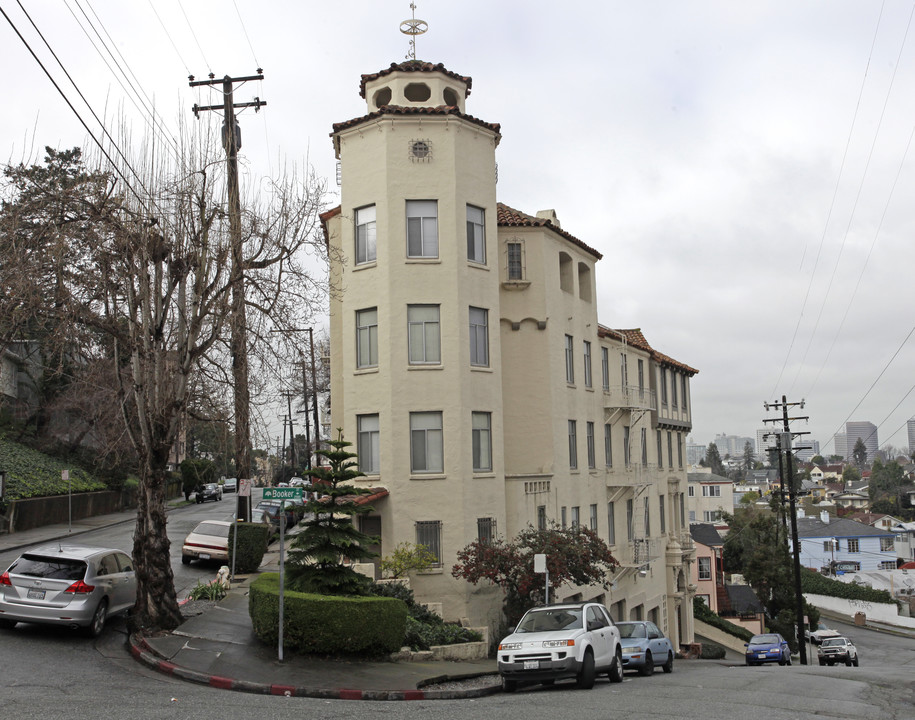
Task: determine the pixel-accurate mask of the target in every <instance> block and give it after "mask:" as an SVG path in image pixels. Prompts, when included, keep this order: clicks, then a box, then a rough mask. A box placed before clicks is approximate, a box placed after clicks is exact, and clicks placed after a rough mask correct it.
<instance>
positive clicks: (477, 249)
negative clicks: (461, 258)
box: [467, 205, 486, 265]
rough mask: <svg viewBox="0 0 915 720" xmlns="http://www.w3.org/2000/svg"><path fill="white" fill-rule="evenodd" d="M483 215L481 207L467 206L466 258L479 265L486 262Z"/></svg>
mask: <svg viewBox="0 0 915 720" xmlns="http://www.w3.org/2000/svg"><path fill="white" fill-rule="evenodd" d="M483 217H484V214H483V208H478V207H474V206H473V205H468V206H467V259H468V260H470V261H471V262H475V263H480V264H481V265H483V264H486V234H485V232H484V225H483Z"/></svg>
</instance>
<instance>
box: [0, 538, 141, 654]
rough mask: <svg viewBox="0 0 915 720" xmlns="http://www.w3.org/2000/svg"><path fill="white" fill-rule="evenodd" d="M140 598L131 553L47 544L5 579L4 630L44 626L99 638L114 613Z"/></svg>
mask: <svg viewBox="0 0 915 720" xmlns="http://www.w3.org/2000/svg"><path fill="white" fill-rule="evenodd" d="M136 600H137V579H136V575H135V574H134V569H133V561H132V560H131V559H130V556H129V555H127V553H124V552H121V551H120V550H113V549H110V548H98V547H89V546H86V545H73V544H58V543H54V544H53V545H44V546H42V547H37V548H34V549H32V550H29V551H27V552H25V553H23V554H22V555H21V556H20V557H19V559H17V560H16V561H15V562H14V563H13V564H12V565H10V567H9V570H7V571H6V572H5V573H3V574H2V575H0V628H3V629H5V630H8V629H11V628H13V627H14V626H15V625H16V623H20V622H26V623H43V624H49V625H65V626H67V627H72V628H77V627H81V628H85V630H86V632H87V634H88V635H89V636H91V637H95V636H97V635H99V634H100V633H101V632H102V629H103V628H104V627H105V621H106V620H107V618H108V617H109V616H111V615H115V614H117V613H120V612H126V611H127V610H129V609H130V608H131V607H133V605H134V603H135V602H136Z"/></svg>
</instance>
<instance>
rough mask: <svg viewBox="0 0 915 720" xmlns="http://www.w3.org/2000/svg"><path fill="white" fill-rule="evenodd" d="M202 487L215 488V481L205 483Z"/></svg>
mask: <svg viewBox="0 0 915 720" xmlns="http://www.w3.org/2000/svg"><path fill="white" fill-rule="evenodd" d="M204 487H205V488H206V489H207V490H215V489H216V487H217V486H216V483H207V484H206V485H204Z"/></svg>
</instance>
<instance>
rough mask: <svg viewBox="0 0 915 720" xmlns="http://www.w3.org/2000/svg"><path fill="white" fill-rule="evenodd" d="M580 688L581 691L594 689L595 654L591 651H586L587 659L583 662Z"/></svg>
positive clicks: (579, 675)
mask: <svg viewBox="0 0 915 720" xmlns="http://www.w3.org/2000/svg"><path fill="white" fill-rule="evenodd" d="M578 687H579V688H580V689H581V690H590V689H591V688H593V687H594V654H593V653H592V652H591V651H590V650H585V657H584V660H582V662H581V670H580V671H579V672H578Z"/></svg>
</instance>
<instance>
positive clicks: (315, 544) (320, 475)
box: [286, 430, 379, 595]
mask: <svg viewBox="0 0 915 720" xmlns="http://www.w3.org/2000/svg"><path fill="white" fill-rule="evenodd" d="M327 444H328V445H330V446H331V448H332V449H330V450H321V451H318V454H320V455H323V456H324V457H326V458H327V460H328V462H329V463H330V468H329V469H328V468H322V467H316V468H313V469H312V470H311V471H310V474H311V476H312V478H313V480H312V489H314V490H315V491H316V493H315V496H314V497H313V498H312V499H311V500H310V501H309V502H308V503H306V505H305V512H306V513H310V514H311V518H310V519H309V520H306V521H305V522H304V523H303V526H304V529H303V530H302V532H300V533H299V534H298V535H297V536H296V538H295V540H294V541H293V543H292V546H291V550H290V552H289V558H288V560H287V562H286V586H287V587H288V588H289V589H290V590H299V591H301V592H310V593H316V594H319V595H365V594H367V593H368V586H369V585H370V584H371V580H370V579H369V578H368V577H366V576H365V575H362V574H361V573H358V572H356V571H355V570H354V569H353V568H352V567H351V566H349V565H346V564H344V563H345V562H347V561H348V562H357V561H360V560H365V559H367V558H371V557H375V555H376V553H373V552H371V551H370V550H368V549H367V548H368V546H369V545H374V544H377V543H378V542H379V540H378V538H377V537H372V536H371V535H366V534H365V533H363V532H361V531H360V530H359V529H358V528H357V527H356V525H355V524H354V520H355V518H356V517H358V516H359V515H363V514H365V513H369V512H371V511H372V508H371V506H369V505H360V504H358V503H357V502H356V498H357V497H358V496H360V495H367V494H370V493H371V492H372V491H371V490H369V489H367V488H357V487H355V486H354V485H351V484H350V483H351V482H352V481H353V480H355V479H356V478H358V477H362V476H363V475H364V473H362V472H360V471H359V469H358V466H357V464H356V462H354V461H353V458H355V457H356V454H355V453H351V452H349V451H348V450H346V448H347V447H349V446H350V445H352V443H350V442H347V441H346V440H344V439H343V431H342V430H338V435H337V439H336V440H330V441H328V443H327ZM319 495H320V496H321V498H320V499H318V496H319Z"/></svg>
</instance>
